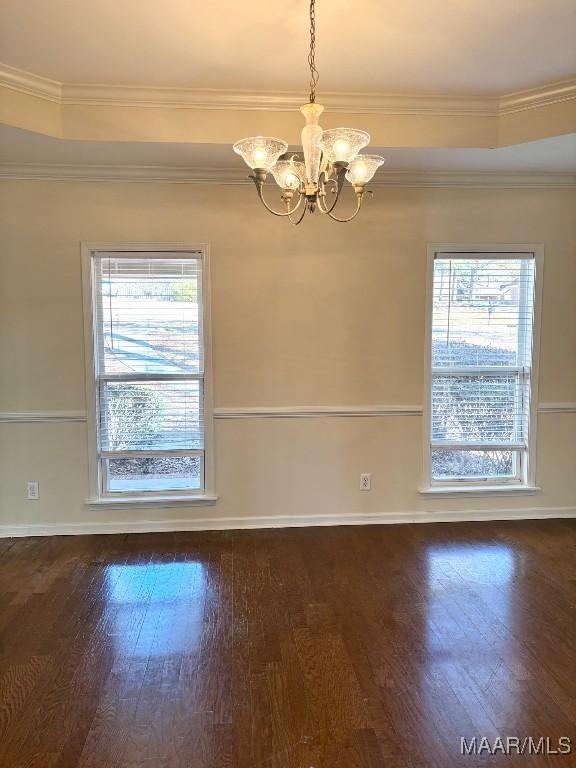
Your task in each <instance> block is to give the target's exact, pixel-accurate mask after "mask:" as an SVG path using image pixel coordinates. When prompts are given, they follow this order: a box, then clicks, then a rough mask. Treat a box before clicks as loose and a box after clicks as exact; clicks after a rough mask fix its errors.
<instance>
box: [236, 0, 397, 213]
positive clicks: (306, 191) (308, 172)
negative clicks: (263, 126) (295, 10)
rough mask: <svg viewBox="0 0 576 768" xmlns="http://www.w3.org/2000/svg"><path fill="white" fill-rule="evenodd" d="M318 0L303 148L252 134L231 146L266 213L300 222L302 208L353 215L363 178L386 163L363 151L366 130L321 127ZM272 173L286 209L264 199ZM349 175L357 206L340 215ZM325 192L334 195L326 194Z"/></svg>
mask: <svg viewBox="0 0 576 768" xmlns="http://www.w3.org/2000/svg"><path fill="white" fill-rule="evenodd" d="M315 3H316V0H310V53H309V55H308V64H309V66H310V101H309V103H308V104H304V106H303V107H300V111H301V112H302V114H303V115H304V118H305V120H306V125H305V126H304V128H303V129H302V153H300V154H298V153H291V152H288V151H287V150H288V144H287V142H285V141H283V140H282V139H274V138H270V137H269V136H252V137H250V138H248V139H242V140H241V141H237V142H236V143H235V144H234V147H233V148H234V152H236V154H238V155H240V156H241V157H242V158H243V160H244V161H245V162H246V164H247V165H248V166H249V167H250V168H252V170H253V172H254V173H253V174H252V175H251V176H249V178H250V179H252V181H253V182H254V184H255V186H256V191H257V193H258V197H259V198H260V200H261V201H262V203H263V204H264V206H265V207H266V209H267V210H268V211H270V213H273V214H274V215H275V216H285V217H287V218H288V219H289V220H290V221H291V222H292V224H295V225H296V224H300V222H301V221H302V219H303V218H304V216H305V214H306V212H307V211H308V212H309V213H314V211H316V210H318V211H320V213H323V214H326V215H327V216H329V217H330V218H331V219H333V220H334V221H340V222H346V221H352V219H354V218H355V217H356V216H357V214H358V212H359V211H360V208H361V207H362V201H363V199H364V195H365V191H366V189H365V188H366V184H367V183H368V182H369V181H370V180H371V179H372V177H373V176H374V174H375V173H376V171H377V170H378V168H379V167H380V166H381V165H382V164H383V163H384V158H383V157H380V156H379V155H361V154H359V152H360V150H362V149H364V147H366V146H367V145H368V143H369V142H370V135H369V134H368V133H366V131H360V130H358V129H357V128H331V129H329V130H327V131H324V130H322V128H321V126H320V124H319V122H318V121H319V119H320V115H321V114H322V112H323V111H324V107H323V106H322V105H321V104H317V103H316V85H317V84H318V70H317V69H316V65H315V61H314V57H315V52H316V17H315ZM268 173H272V176H273V177H274V180H275V182H276V184H278V186H279V187H280V189H281V190H282V194H281V197H280V199H281V201H282V203H283V205H284V210H280V211H277V210H274V209H273V208H272V207H271V206H270V205H269V204H268V203H267V202H266V200H265V199H264V191H263V188H264V182H265V181H266V177H267V176H268ZM345 180H347V181H349V182H350V184H351V185H352V187H353V189H354V192H355V193H356V210H355V211H354V213H352V215H350V216H348V217H346V218H339V217H337V216H336V215H335V214H334V209H335V207H336V205H337V204H338V201H339V199H340V193H341V192H342V188H343V186H344V181H345ZM327 192H330V193H331V194H332V196H333V198H332V199H330V200H329V201H328V200H327Z"/></svg>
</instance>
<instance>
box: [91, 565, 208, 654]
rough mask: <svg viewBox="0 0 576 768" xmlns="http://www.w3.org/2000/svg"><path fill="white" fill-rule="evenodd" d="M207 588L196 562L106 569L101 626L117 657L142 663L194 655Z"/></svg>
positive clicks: (199, 566) (202, 567) (202, 572)
mask: <svg viewBox="0 0 576 768" xmlns="http://www.w3.org/2000/svg"><path fill="white" fill-rule="evenodd" d="M206 585H207V580H206V574H205V570H204V566H203V565H202V564H201V563H197V562H171V563H147V564H145V565H144V564H143V565H110V566H108V567H107V568H106V591H105V594H106V616H105V619H104V621H105V625H106V626H107V631H108V635H109V636H110V637H111V638H112V639H113V644H114V648H115V651H116V653H117V654H121V655H122V656H124V657H128V658H145V657H146V658H147V657H162V656H172V655H175V654H181V653H190V652H193V651H194V650H196V649H197V648H198V645H199V642H200V638H201V634H202V626H203V621H204V612H205V607H206V591H207V586H206Z"/></svg>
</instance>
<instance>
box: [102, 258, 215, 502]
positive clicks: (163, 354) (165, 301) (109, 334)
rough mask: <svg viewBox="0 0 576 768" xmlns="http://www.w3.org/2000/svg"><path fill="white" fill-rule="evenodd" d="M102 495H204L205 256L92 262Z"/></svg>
mask: <svg viewBox="0 0 576 768" xmlns="http://www.w3.org/2000/svg"><path fill="white" fill-rule="evenodd" d="M92 276H93V305H94V352H95V354H94V357H95V360H94V367H95V375H96V405H97V407H96V420H97V424H96V436H97V451H98V462H99V482H100V486H101V492H102V493H103V494H104V495H107V494H122V493H124V494H135V495H141V494H142V493H150V494H154V493H159V494H162V495H164V494H165V493H166V492H169V493H183V492H194V493H197V492H201V491H203V490H204V488H205V480H204V475H205V467H204V464H205V455H204V454H205V445H204V442H205V441H204V348H203V307H202V254H201V253H200V252H198V253H195V252H192V253H188V252H187V253H181V252H176V253H164V252H158V253H152V252H151V253H124V252H118V253H114V252H95V253H94V254H93V266H92Z"/></svg>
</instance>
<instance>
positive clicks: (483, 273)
mask: <svg viewBox="0 0 576 768" xmlns="http://www.w3.org/2000/svg"><path fill="white" fill-rule="evenodd" d="M533 292H534V262H533V260H532V259H526V258H518V259H505V260H499V259H450V258H438V259H436V260H435V261H434V294H433V323H432V365H433V366H434V367H448V368H450V367H455V366H476V367H483V366H484V367H486V366H500V365H506V366H520V365H523V364H525V363H526V362H528V361H529V357H530V346H531V333H530V332H531V327H532V309H533ZM526 329H528V333H525V330H526Z"/></svg>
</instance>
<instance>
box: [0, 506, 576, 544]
mask: <svg viewBox="0 0 576 768" xmlns="http://www.w3.org/2000/svg"><path fill="white" fill-rule="evenodd" d="M558 518H576V507H532V508H528V509H489V510H465V511H456V512H451V511H448V512H395V513H390V514H385V513H382V514H358V515H299V516H294V517H244V518H236V517H207V518H196V519H185V520H138V521H130V520H124V521H117V522H98V521H94V522H89V523H54V524H49V523H44V524H38V523H31V524H28V525H0V538H10V537H24V536H79V535H88V534H101V533H164V532H170V531H223V530H243V529H254V528H308V527H314V526H338V525H399V524H406V523H456V522H458V523H461V522H481V521H489V520H545V519H558Z"/></svg>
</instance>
